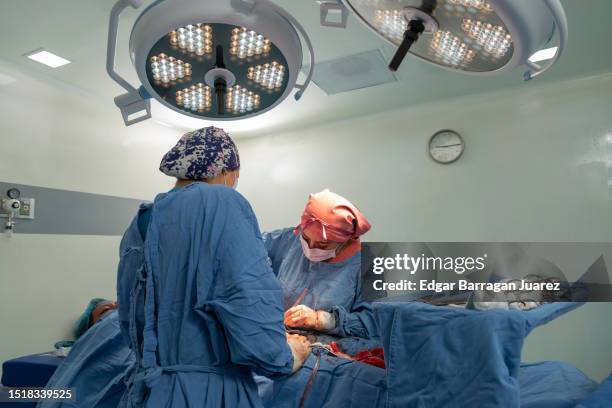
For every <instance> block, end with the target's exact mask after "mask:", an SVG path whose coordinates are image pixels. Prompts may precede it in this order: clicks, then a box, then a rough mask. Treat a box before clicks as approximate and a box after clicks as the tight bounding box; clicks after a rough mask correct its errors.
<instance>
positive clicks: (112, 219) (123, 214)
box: [0, 181, 145, 235]
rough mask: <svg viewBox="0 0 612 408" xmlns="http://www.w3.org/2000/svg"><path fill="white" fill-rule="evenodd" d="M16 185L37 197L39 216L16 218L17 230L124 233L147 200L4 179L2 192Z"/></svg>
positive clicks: (1, 194)
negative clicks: (29, 218) (16, 182)
mask: <svg viewBox="0 0 612 408" xmlns="http://www.w3.org/2000/svg"><path fill="white" fill-rule="evenodd" d="M13 187H14V188H18V189H19V190H20V191H21V196H22V197H24V198H34V199H35V200H36V203H35V218H34V219H33V220H28V219H18V220H16V226H15V233H17V234H20V233H21V234H70V235H123V232H124V231H125V229H126V227H127V226H128V225H129V223H130V221H131V219H132V218H133V217H134V215H135V214H136V211H137V209H138V206H139V205H140V203H142V202H144V201H145V200H135V199H131V198H120V197H111V196H106V195H99V194H90V193H81V192H77V191H68V190H58V189H53V188H44V187H36V186H27V185H22V184H14V183H8V182H3V181H0V196H2V197H4V196H6V191H7V190H8V189H9V188H13Z"/></svg>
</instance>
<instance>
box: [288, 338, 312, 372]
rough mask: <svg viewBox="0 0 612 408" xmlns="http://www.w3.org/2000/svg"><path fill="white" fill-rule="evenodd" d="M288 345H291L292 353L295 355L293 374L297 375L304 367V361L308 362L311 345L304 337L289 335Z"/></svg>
mask: <svg viewBox="0 0 612 408" xmlns="http://www.w3.org/2000/svg"><path fill="white" fill-rule="evenodd" d="M287 344H289V347H290V348H291V353H292V354H293V369H292V370H291V373H295V372H296V371H297V370H298V369H299V368H300V367H302V366H303V365H304V361H306V359H307V358H308V356H309V355H310V343H309V342H308V339H307V338H306V337H304V336H300V335H299V334H289V333H287Z"/></svg>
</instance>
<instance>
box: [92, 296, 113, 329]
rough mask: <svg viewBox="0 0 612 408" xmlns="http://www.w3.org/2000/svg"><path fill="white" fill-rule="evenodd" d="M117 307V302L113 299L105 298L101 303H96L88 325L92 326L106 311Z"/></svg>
mask: <svg viewBox="0 0 612 408" xmlns="http://www.w3.org/2000/svg"><path fill="white" fill-rule="evenodd" d="M115 309H117V302H115V301H113V300H107V301H104V302H101V303H98V304H97V305H96V307H94V309H93V311H92V312H91V318H90V324H89V326H93V325H94V324H95V323H96V322H97V321H98V320H100V319H101V318H102V317H103V316H104V315H105V314H106V313H108V312H110V311H112V310H115Z"/></svg>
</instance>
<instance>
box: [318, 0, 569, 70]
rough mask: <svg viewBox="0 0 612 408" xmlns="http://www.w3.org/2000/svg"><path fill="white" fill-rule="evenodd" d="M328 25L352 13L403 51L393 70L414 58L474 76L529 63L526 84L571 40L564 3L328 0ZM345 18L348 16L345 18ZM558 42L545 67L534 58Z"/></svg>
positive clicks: (540, 0) (324, 15)
mask: <svg viewBox="0 0 612 408" xmlns="http://www.w3.org/2000/svg"><path fill="white" fill-rule="evenodd" d="M319 3H320V4H321V21H322V24H323V25H329V26H332V27H337V26H338V23H330V24H327V23H325V20H326V18H327V15H328V14H330V13H331V12H332V11H335V12H340V13H342V14H345V13H346V12H347V11H351V12H352V13H353V14H354V15H355V16H356V17H357V18H358V19H359V20H360V21H361V22H362V23H364V24H365V25H366V26H367V27H369V28H370V29H371V30H372V31H374V32H375V33H376V34H378V35H379V36H380V37H382V38H383V39H384V40H386V41H387V42H389V43H391V44H393V45H394V46H396V47H398V48H397V52H396V53H395V55H394V57H393V59H392V61H391V63H390V64H389V68H390V69H391V70H394V71H395V70H397V69H398V67H399V66H400V64H401V63H402V61H403V59H404V57H405V56H406V55H407V53H408V52H410V53H411V54H412V55H414V56H416V57H418V58H420V59H422V60H424V61H427V62H429V63H432V64H435V65H438V66H441V67H444V68H447V69H452V70H456V71H461V72H464V73H471V74H497V73H502V72H507V71H510V70H512V69H514V68H517V67H519V66H522V65H525V66H527V68H528V71H527V72H526V73H525V75H524V79H525V80H529V79H531V78H534V77H536V76H538V75H540V74H541V73H543V72H545V71H546V70H548V69H549V68H550V67H551V66H552V65H553V64H554V63H555V62H556V61H557V60H558V59H559V57H560V56H561V53H562V52H563V49H564V48H565V44H566V42H567V19H566V16H565V13H564V11H563V7H562V6H561V2H560V0H520V1H517V0H324V1H319ZM343 20H345V17H343ZM553 42H555V43H556V44H557V47H558V48H557V52H556V54H555V55H554V57H552V58H551V59H550V60H549V61H548V62H547V63H546V64H545V65H538V64H536V63H533V62H531V61H530V60H529V58H530V57H531V56H532V55H534V54H535V53H536V52H537V51H540V50H541V49H543V48H547V47H551V45H550V44H551V43H553Z"/></svg>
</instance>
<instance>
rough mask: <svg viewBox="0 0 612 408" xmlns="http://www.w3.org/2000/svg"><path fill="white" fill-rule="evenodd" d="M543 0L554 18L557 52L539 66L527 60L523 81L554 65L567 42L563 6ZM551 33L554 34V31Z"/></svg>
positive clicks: (552, 0) (565, 18) (565, 17)
mask: <svg viewBox="0 0 612 408" xmlns="http://www.w3.org/2000/svg"><path fill="white" fill-rule="evenodd" d="M543 1H544V3H545V4H546V5H547V6H548V8H549V9H550V11H551V13H552V15H553V16H554V18H555V27H554V29H555V31H556V32H557V35H558V37H559V47H558V48H557V52H556V53H555V56H554V57H553V58H552V59H551V60H550V61H549V62H548V64H547V65H546V66H544V67H541V66H540V65H538V64H535V63H533V62H531V61H529V60H527V62H526V65H527V67H529V70H528V71H526V72H525V74H523V79H524V80H525V81H529V80H531V79H533V78H535V77H537V76H540V75H542V74H543V73H544V72H546V71H548V70H549V69H550V68H551V67H552V66H553V65H555V63H556V62H557V61H558V60H559V58H561V54H562V53H563V50H564V49H565V46H566V44H567V37H568V28H567V16H566V15H565V12H564V11H563V7H562V6H561V4H560V3H559V2H556V1H554V0H543ZM552 35H553V36H554V32H553V34H552ZM551 38H552V36H551Z"/></svg>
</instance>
